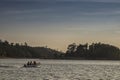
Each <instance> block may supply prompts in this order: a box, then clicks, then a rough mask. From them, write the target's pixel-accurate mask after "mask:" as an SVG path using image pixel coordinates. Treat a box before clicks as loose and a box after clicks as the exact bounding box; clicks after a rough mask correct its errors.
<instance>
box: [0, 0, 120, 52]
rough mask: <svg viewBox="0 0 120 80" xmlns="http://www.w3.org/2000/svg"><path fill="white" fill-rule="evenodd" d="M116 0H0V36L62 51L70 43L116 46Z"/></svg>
mask: <svg viewBox="0 0 120 80" xmlns="http://www.w3.org/2000/svg"><path fill="white" fill-rule="evenodd" d="M119 35H120V0H0V38H1V39H2V40H8V41H10V42H15V43H16V42H18V43H24V42H27V43H28V44H29V45H31V46H46V45H47V46H48V47H50V48H53V49H58V50H63V51H65V50H66V49H67V46H68V45H69V44H71V43H74V42H75V43H77V44H78V43H86V42H88V43H92V42H103V43H109V44H112V45H115V46H118V47H120V37H119Z"/></svg>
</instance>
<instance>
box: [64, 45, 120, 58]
mask: <svg viewBox="0 0 120 80" xmlns="http://www.w3.org/2000/svg"><path fill="white" fill-rule="evenodd" d="M65 56H66V57H67V58H77V59H92V60H94V59H97V60H119V59H120V49H119V48H117V47H115V46H112V45H109V44H103V43H92V44H91V45H88V44H87V43H86V44H79V45H76V44H75V43H73V44H70V45H69V46H68V50H67V52H66V54H65Z"/></svg>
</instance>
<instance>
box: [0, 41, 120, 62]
mask: <svg viewBox="0 0 120 80" xmlns="http://www.w3.org/2000/svg"><path fill="white" fill-rule="evenodd" d="M0 58H44V59H88V60H89V59H92V60H98V59H99V60H120V49H119V48H118V47H115V46H113V45H109V44H104V43H100V42H99V43H92V44H90V45H89V44H88V43H86V44H79V45H77V44H75V43H72V44H70V45H68V47H67V51H66V52H65V53H63V52H60V51H57V50H54V49H50V48H47V47H31V46H28V44H27V43H26V42H25V43H24V44H19V43H9V42H8V41H7V40H5V41H2V40H0Z"/></svg>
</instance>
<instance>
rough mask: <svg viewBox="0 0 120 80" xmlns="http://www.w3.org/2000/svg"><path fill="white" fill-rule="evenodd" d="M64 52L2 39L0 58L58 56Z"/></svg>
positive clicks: (0, 41)
mask: <svg viewBox="0 0 120 80" xmlns="http://www.w3.org/2000/svg"><path fill="white" fill-rule="evenodd" d="M61 54H62V52H60V51H56V50H53V49H50V48H47V47H30V46H28V44H27V43H26V42H25V43H24V45H22V44H21V45H20V44H19V43H9V42H8V41H2V40H0V58H47V59H48V58H49V59H50V58H56V56H60V55H61Z"/></svg>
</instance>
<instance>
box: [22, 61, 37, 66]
mask: <svg viewBox="0 0 120 80" xmlns="http://www.w3.org/2000/svg"><path fill="white" fill-rule="evenodd" d="M36 65H37V63H36V61H28V62H27V64H24V67H27V66H36Z"/></svg>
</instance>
